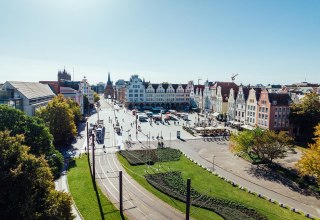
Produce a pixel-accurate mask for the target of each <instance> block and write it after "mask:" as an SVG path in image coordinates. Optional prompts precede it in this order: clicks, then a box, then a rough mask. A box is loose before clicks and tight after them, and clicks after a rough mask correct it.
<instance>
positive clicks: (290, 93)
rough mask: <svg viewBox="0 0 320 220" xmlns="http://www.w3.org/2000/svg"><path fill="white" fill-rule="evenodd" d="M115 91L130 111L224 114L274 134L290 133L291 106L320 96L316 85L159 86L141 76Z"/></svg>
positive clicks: (219, 83)
mask: <svg viewBox="0 0 320 220" xmlns="http://www.w3.org/2000/svg"><path fill="white" fill-rule="evenodd" d="M305 87H308V88H307V89H305ZM113 88H114V91H113V92H114V98H115V99H117V100H118V101H120V102H122V103H124V104H125V106H127V107H129V108H133V107H136V106H139V107H145V106H151V107H157V106H159V107H165V108H174V109H182V110H183V109H185V110H187V109H199V110H200V112H202V113H207V114H212V115H214V116H217V115H219V114H222V115H224V116H225V117H226V119H227V121H229V122H230V123H234V124H237V125H239V126H243V127H245V128H248V129H253V128H254V127H257V126H259V127H261V128H263V129H271V130H288V128H289V114H290V108H289V107H290V105H291V103H293V102H300V101H301V98H302V97H303V96H304V95H303V94H305V93H308V92H317V93H318V94H320V88H319V85H313V84H312V85H310V84H309V85H308V84H303V85H293V86H285V87H283V86H281V85H267V86H263V85H258V86H243V85H240V86H238V85H237V84H235V83H234V82H209V81H208V80H207V81H206V82H205V83H204V85H195V84H194V83H193V81H189V82H188V83H186V84H182V83H181V84H172V83H157V84H156V83H151V82H146V81H145V80H144V79H141V78H140V77H139V76H138V75H132V76H131V77H130V80H129V81H125V80H118V81H117V82H116V83H115V86H114V87H113ZM302 91H303V92H302Z"/></svg>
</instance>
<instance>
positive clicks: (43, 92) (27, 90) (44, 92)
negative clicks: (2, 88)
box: [8, 81, 55, 99]
mask: <svg viewBox="0 0 320 220" xmlns="http://www.w3.org/2000/svg"><path fill="white" fill-rule="evenodd" d="M8 83H9V84H10V85H12V86H13V87H14V88H15V89H17V90H18V91H19V92H21V93H22V94H23V95H24V96H25V97H26V98H28V99H36V98H40V97H46V96H55V94H54V93H53V92H52V90H51V89H50V87H49V86H48V85H45V84H41V83H37V82H18V81H8Z"/></svg>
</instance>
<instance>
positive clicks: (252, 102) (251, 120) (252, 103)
mask: <svg viewBox="0 0 320 220" xmlns="http://www.w3.org/2000/svg"><path fill="white" fill-rule="evenodd" d="M260 93H261V88H252V89H250V91H249V95H248V98H247V101H246V114H245V115H246V124H247V125H250V126H252V127H255V126H256V125H257V124H258V123H257V114H258V101H259V98H260Z"/></svg>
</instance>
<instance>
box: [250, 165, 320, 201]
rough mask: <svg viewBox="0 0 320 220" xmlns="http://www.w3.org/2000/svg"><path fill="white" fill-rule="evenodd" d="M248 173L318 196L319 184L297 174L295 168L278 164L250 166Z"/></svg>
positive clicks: (302, 192)
mask: <svg viewBox="0 0 320 220" xmlns="http://www.w3.org/2000/svg"><path fill="white" fill-rule="evenodd" d="M248 173H249V174H252V175H254V176H255V177H257V178H258V179H264V180H269V181H272V182H277V183H280V184H282V185H284V186H287V187H289V188H290V189H291V190H293V191H295V192H298V193H300V194H302V195H306V196H315V197H316V198H320V189H319V186H317V184H316V183H315V182H314V181H311V180H309V179H308V178H304V177H301V176H299V174H298V173H297V171H296V170H292V169H287V168H284V167H282V166H280V165H278V164H273V165H259V166H251V168H250V169H249V170H248Z"/></svg>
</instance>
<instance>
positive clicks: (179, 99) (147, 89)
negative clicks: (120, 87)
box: [125, 75, 192, 109]
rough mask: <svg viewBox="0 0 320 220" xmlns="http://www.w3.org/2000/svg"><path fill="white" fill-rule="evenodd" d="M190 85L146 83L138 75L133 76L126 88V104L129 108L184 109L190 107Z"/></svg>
mask: <svg viewBox="0 0 320 220" xmlns="http://www.w3.org/2000/svg"><path fill="white" fill-rule="evenodd" d="M191 90H192V83H191V82H189V83H188V84H171V83H158V84H153V83H150V82H148V83H146V82H145V81H144V80H141V79H140V78H139V76H138V75H133V76H131V78H130V81H129V82H128V83H127V87H126V103H125V105H126V106H128V107H129V108H133V107H135V106H139V107H144V106H148V107H166V108H177V109H184V108H186V107H189V105H190V93H191Z"/></svg>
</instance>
